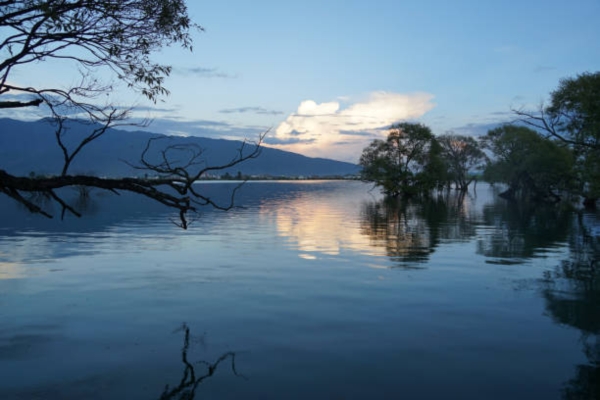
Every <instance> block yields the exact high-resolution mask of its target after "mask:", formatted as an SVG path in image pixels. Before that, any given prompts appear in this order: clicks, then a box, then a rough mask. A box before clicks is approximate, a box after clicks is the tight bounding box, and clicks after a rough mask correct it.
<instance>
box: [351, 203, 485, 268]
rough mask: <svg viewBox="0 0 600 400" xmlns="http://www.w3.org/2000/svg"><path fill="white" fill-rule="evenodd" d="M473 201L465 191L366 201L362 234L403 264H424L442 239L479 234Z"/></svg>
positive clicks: (416, 265)
mask: <svg viewBox="0 0 600 400" xmlns="http://www.w3.org/2000/svg"><path fill="white" fill-rule="evenodd" d="M471 201H472V199H471V198H469V197H467V196H466V195H465V193H458V192H454V191H452V192H444V193H440V194H439V195H438V196H435V197H433V198H429V199H424V200H419V201H407V200H400V199H382V200H379V201H371V202H366V203H364V204H363V207H362V212H361V233H362V234H363V235H366V236H367V237H369V239H370V245H371V246H374V247H379V248H383V249H385V252H386V254H387V256H388V257H389V258H390V259H391V260H392V261H394V262H395V263H397V264H399V265H400V266H403V267H405V268H406V267H413V268H414V267H418V266H419V265H421V266H422V265H423V263H426V262H427V261H428V260H429V256H430V254H432V253H433V252H434V251H435V248H436V247H437V246H438V245H439V244H440V243H441V242H442V241H444V242H452V241H461V240H465V239H468V238H470V237H473V236H474V235H475V234H476V226H475V222H476V212H475V210H474V209H473V208H472V207H470V205H471Z"/></svg>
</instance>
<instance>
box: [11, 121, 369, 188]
mask: <svg viewBox="0 0 600 400" xmlns="http://www.w3.org/2000/svg"><path fill="white" fill-rule="evenodd" d="M90 129H93V126H90V125H89V124H83V123H79V122H71V123H70V124H69V125H68V129H67V130H66V133H65V134H64V135H63V138H64V142H65V144H66V146H67V148H69V149H71V150H72V149H74V148H75V146H76V145H77V143H78V142H79V141H81V139H82V138H84V137H85V135H87V134H89V132H90ZM151 138H157V139H161V140H158V141H153V142H152V146H151V148H150V151H149V152H148V153H147V155H148V158H149V159H150V160H153V161H157V160H158V157H160V149H164V148H166V147H167V146H173V145H177V146H179V145H185V146H190V145H191V146H196V148H200V149H202V157H201V158H202V161H203V163H204V164H203V165H211V166H216V165H223V164H226V163H228V162H229V161H231V160H232V159H233V158H234V157H235V156H236V155H237V154H239V153H238V151H239V149H240V146H241V145H242V142H241V141H235V140H225V139H211V138H203V137H194V136H188V137H181V136H167V135H162V134H157V133H151V132H146V131H128V130H119V129H109V130H107V131H106V132H105V133H104V134H103V135H102V136H100V137H99V138H97V139H96V140H94V141H93V142H91V143H90V144H89V145H87V146H85V147H84V148H83V149H82V150H81V152H80V153H79V154H78V155H77V156H76V157H75V158H74V160H73V162H72V164H71V167H70V169H69V173H70V174H92V175H96V176H110V177H122V176H140V175H143V174H144V171H141V170H139V169H135V168H134V167H132V165H139V161H140V156H141V154H142V152H143V151H144V149H145V148H146V145H147V143H148V141H149V140H150V139H151ZM253 149H254V145H246V147H245V150H246V151H251V150H253ZM244 154H246V153H244ZM175 157H178V158H179V159H180V161H181V160H183V159H185V157H186V155H185V152H181V154H178V155H175ZM62 165H63V156H62V152H61V150H60V147H59V146H58V144H57V142H56V138H55V136H54V126H52V125H51V123H50V121H49V120H39V121H18V120H13V119H8V118H1V119H0V169H3V170H5V171H6V172H8V173H10V174H13V175H19V176H25V175H30V174H32V173H33V174H59V173H60V171H61V168H62ZM359 170H360V167H359V166H358V165H355V164H351V163H346V162H341V161H335V160H330V159H324V158H311V157H306V156H303V155H300V154H296V153H291V152H287V151H283V150H278V149H273V148H268V147H264V146H263V147H262V149H261V153H260V155H259V157H258V158H255V159H251V160H247V161H244V162H243V163H241V164H238V165H236V166H234V167H232V168H229V169H225V170H220V171H217V172H216V174H224V173H229V174H231V175H236V174H238V173H241V174H243V175H247V176H264V177H269V176H271V177H299V176H305V177H327V176H347V175H355V174H357V173H358V172H359Z"/></svg>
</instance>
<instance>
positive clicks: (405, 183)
mask: <svg viewBox="0 0 600 400" xmlns="http://www.w3.org/2000/svg"><path fill="white" fill-rule="evenodd" d="M434 140H435V138H434V136H433V134H432V133H431V130H430V129H429V128H428V127H427V126H425V125H423V124H416V123H408V122H403V123H400V124H396V125H393V126H392V127H391V128H390V132H389V134H388V137H387V140H385V141H384V140H379V139H378V140H374V141H373V142H372V143H371V144H370V145H369V146H368V147H366V148H365V149H364V150H363V153H362V155H361V157H360V162H359V164H360V165H361V166H362V172H361V177H362V179H363V180H365V181H368V182H373V183H375V185H376V186H380V187H381V188H382V190H383V192H384V193H385V194H386V195H387V196H391V197H398V196H400V195H402V196H411V195H415V194H419V193H422V192H424V191H427V190H428V189H430V188H431V186H432V181H431V179H430V178H431V177H430V176H429V175H428V174H425V172H424V171H426V169H427V168H426V167H427V165H428V163H429V162H430V161H433V159H432V155H435V154H431V152H430V149H431V143H432V141H434Z"/></svg>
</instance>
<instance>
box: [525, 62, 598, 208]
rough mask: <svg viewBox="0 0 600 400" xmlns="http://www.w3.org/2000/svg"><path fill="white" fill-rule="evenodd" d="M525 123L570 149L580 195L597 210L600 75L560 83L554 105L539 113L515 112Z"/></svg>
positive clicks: (551, 98)
mask: <svg viewBox="0 0 600 400" xmlns="http://www.w3.org/2000/svg"><path fill="white" fill-rule="evenodd" d="M514 112H515V113H516V114H517V116H519V117H520V119H521V121H522V122H524V123H525V124H528V125H530V126H531V127H533V128H535V129H537V130H539V131H540V132H544V133H545V134H546V135H548V136H550V137H553V138H555V139H557V140H559V141H561V142H562V143H564V144H566V145H567V146H569V148H570V149H571V150H572V151H573V154H574V156H575V163H576V172H577V179H578V181H579V186H578V190H577V191H578V194H580V195H582V196H583V197H584V199H585V200H584V204H585V205H587V206H594V205H595V204H596V201H597V200H598V199H599V198H600V72H595V73H583V74H580V75H578V76H577V77H575V78H567V79H563V80H561V81H560V83H559V86H558V88H557V89H556V90H555V91H553V92H552V93H551V94H550V103H549V104H548V105H547V106H544V105H542V106H540V108H539V110H537V111H527V110H522V109H520V110H514Z"/></svg>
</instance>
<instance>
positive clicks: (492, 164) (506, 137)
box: [482, 125, 573, 202]
mask: <svg viewBox="0 0 600 400" xmlns="http://www.w3.org/2000/svg"><path fill="white" fill-rule="evenodd" d="M482 142H483V145H484V147H485V148H487V149H488V150H490V151H491V152H492V153H493V156H494V159H493V160H491V161H489V162H488V164H487V166H486V167H485V170H484V174H483V176H484V179H485V180H487V181H488V182H501V183H505V184H507V185H508V189H507V190H506V191H505V192H503V193H502V194H501V196H502V197H505V198H508V199H515V198H517V197H521V198H525V199H530V200H534V201H544V202H556V201H558V200H560V198H561V190H564V189H567V188H569V185H570V184H571V180H572V166H573V159H572V155H571V153H570V151H569V150H568V149H567V148H565V147H564V146H561V145H560V144H558V143H556V142H555V141H552V140H550V139H547V138H543V137H541V136H540V135H539V134H538V133H537V132H535V131H533V130H532V129H529V128H527V127H524V126H515V125H504V126H502V127H499V128H496V129H492V130H490V131H489V132H488V133H487V135H486V136H484V137H483V138H482Z"/></svg>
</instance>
